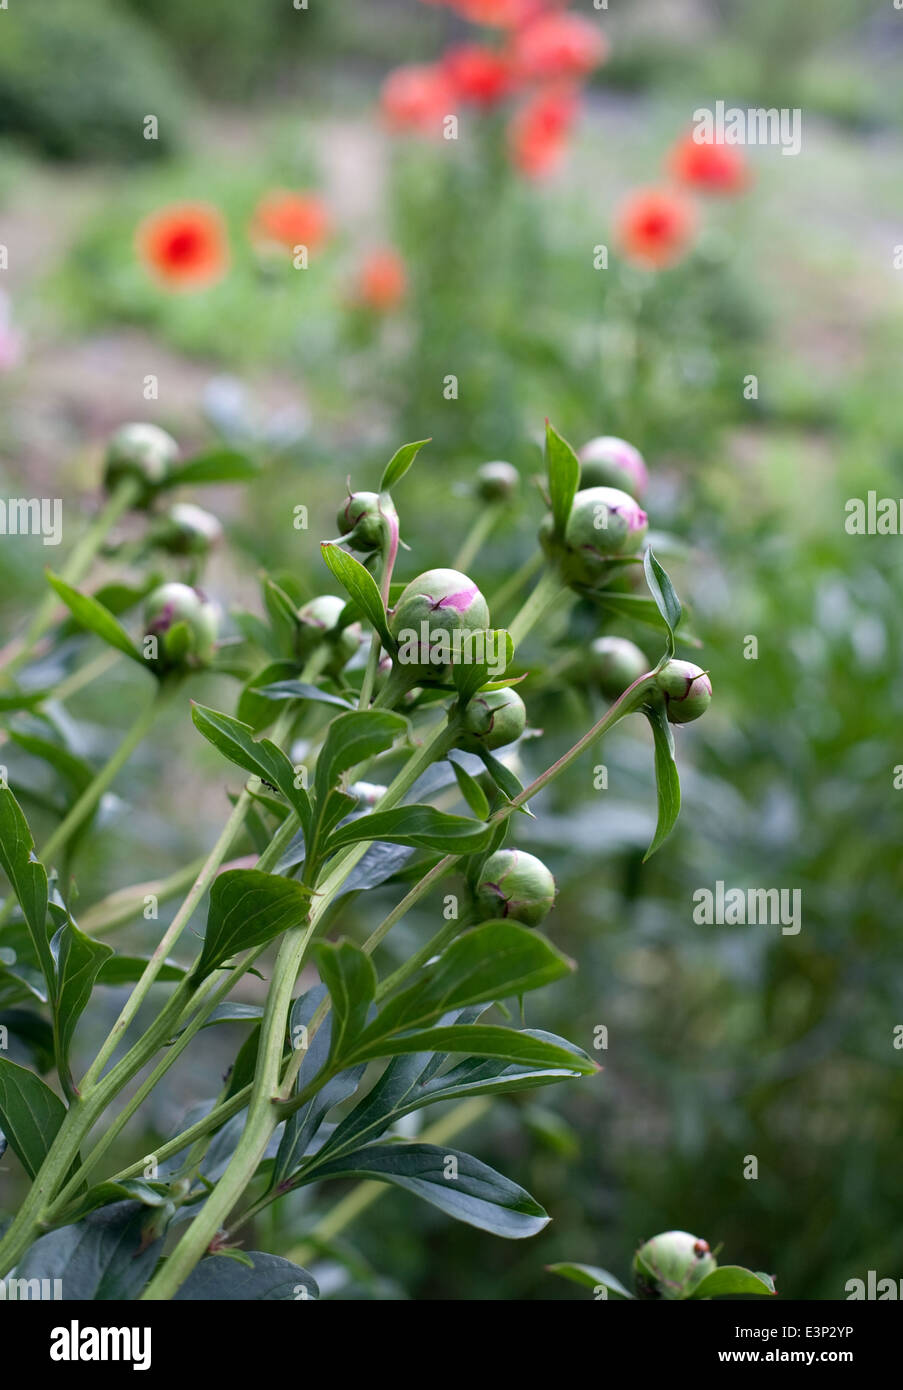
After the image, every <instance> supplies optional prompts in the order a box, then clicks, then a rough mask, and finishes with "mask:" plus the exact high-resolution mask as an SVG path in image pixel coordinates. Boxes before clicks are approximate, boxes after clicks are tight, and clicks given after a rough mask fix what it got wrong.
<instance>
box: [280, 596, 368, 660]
mask: <svg viewBox="0 0 903 1390" xmlns="http://www.w3.org/2000/svg"><path fill="white" fill-rule="evenodd" d="M344 608H345V600H344V599H341V598H337V597H336V595H335V594H320V595H319V597H317V598H312V599H310V600H309V601H308V602H307V603H305V604H303V605H302V606H301V608H299V609H298V629H297V634H296V637H295V651H296V652H297V655H298V660H299V661H301V662H305V661H307V660H309V658H310V657H311V656H312V655H313V653H314V651H315V650H316V648H317V647H319V646H320V644H321V643H322V642H328V643H329V644H330V645H331V647H332V649H333V651H332V655H331V656H330V657H329V660H328V661H327V662H326V663H325V664H324V666H323V670H324V671H326V672H327V674H329V675H338V673H339V672H340V671H341V669H342V667H343V666H345V665H346V664H347V663H348V662H349V661H350V660H351V658H352V657H353V656H354V654H355V653H356V651H357V649H358V647H359V646H360V644H361V638H362V635H363V634H362V632H361V625H360V623H351V624H349V626H348V627H345V628H341V629H340V628H338V627H337V626H336V624H337V623H338V621H339V618H340V617H341V615H342V612H343V611H344Z"/></svg>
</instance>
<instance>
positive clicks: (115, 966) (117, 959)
mask: <svg viewBox="0 0 903 1390" xmlns="http://www.w3.org/2000/svg"><path fill="white" fill-rule="evenodd" d="M82 920H84V919H82ZM149 964H150V956H119V955H115V956H112V957H111V958H110V959H108V960H105V961H104V962H103V963H102V965H101V967H100V970H99V971H98V974H97V980H96V983H97V984H99V985H132V984H134V983H135V981H136V980H140V979H141V976H142V975H143V974H144V972H145V970H146V969H147V967H148V965H149ZM187 974H188V971H187V970H185V969H184V967H183V966H181V965H177V964H176V962H175V961H174V960H167V961H164V962H163V964H162V966H161V967H160V969H159V972H158V974H157V980H158V981H159V982H160V983H162V984H166V983H169V982H172V981H174V980H181V979H184V977H185V976H186V975H187Z"/></svg>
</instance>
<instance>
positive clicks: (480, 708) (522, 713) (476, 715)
mask: <svg viewBox="0 0 903 1390" xmlns="http://www.w3.org/2000/svg"><path fill="white" fill-rule="evenodd" d="M526 723H527V711H526V709H525V707H524V702H523V700H522V699H521V697H520V696H519V695H518V693H517V691H516V690H512V688H511V686H510V685H506V686H504V687H503V688H502V689H501V690H484V691H482V692H481V693H480V694H478V695H474V697H473V699H472V700H470V701H469V702H468V705H467V708H466V709H465V711H464V734H463V736H462V737H461V738H460V739H459V740H458V747H459V748H464V749H466V750H467V751H468V752H470V753H479V752H480V750H481V749H484V748H487V749H489V751H490V752H491V751H492V750H493V749H494V748H504V747H505V746H506V745H507V744H509V743H514V741H515V739H519V738H520V736H521V734H522V733H523V732H524V728H525V726H526Z"/></svg>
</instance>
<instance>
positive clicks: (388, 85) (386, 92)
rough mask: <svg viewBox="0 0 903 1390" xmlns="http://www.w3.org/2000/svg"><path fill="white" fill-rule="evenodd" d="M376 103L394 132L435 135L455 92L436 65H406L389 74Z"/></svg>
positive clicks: (448, 110)
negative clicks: (378, 103)
mask: <svg viewBox="0 0 903 1390" xmlns="http://www.w3.org/2000/svg"><path fill="white" fill-rule="evenodd" d="M380 101H381V105H382V109H383V115H384V116H385V117H386V120H387V121H388V123H389V125H390V126H391V127H392V128H393V129H394V130H414V131H419V132H420V133H421V134H424V135H438V134H439V133H440V127H441V123H442V118H443V117H444V116H447V115H448V113H449V112H450V111H453V110H454V105H455V92H454V88H453V87H452V84H451V82H450V81H449V79H448V77H447V76H446V75H445V73H444V72H443V71H442V68H441V67H440V66H439V64H438V63H410V64H409V65H408V66H406V67H401V68H395V69H393V71H392V72H390V73H389V76H388V77H387V78H386V80H385V82H384V83H383V88H382V94H381V97H380Z"/></svg>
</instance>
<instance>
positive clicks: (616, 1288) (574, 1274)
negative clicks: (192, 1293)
mask: <svg viewBox="0 0 903 1390" xmlns="http://www.w3.org/2000/svg"><path fill="white" fill-rule="evenodd" d="M546 1268H547V1269H548V1271H549V1273H550V1274H560V1275H561V1277H562V1279H570V1281H571V1283H573V1284H582V1285H583V1287H584V1288H585V1289H598V1288H603V1289H610V1290H611V1292H612V1293H616V1294H617V1295H618V1297H619V1298H633V1294H632V1293H631V1292H630V1291H629V1289H625V1287H624V1285H623V1284H622V1283H621V1281H620V1279H616V1278H615V1276H614V1275H613V1274H609V1272H608V1270H607V1269H600V1268H599V1266H598V1265H575V1264H558V1265H547V1266H546Z"/></svg>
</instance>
